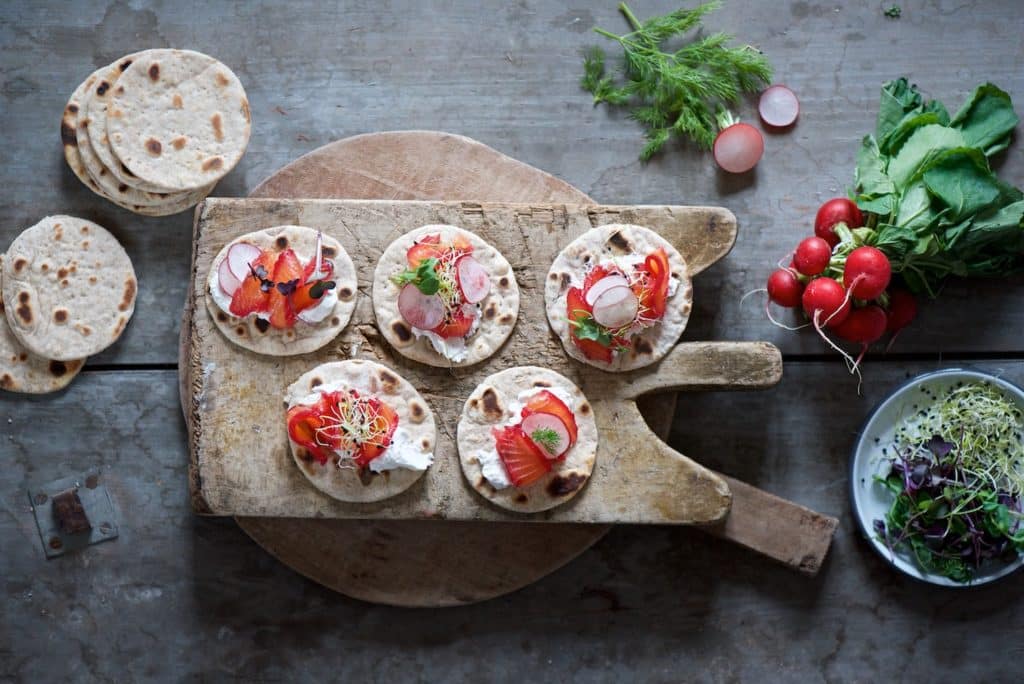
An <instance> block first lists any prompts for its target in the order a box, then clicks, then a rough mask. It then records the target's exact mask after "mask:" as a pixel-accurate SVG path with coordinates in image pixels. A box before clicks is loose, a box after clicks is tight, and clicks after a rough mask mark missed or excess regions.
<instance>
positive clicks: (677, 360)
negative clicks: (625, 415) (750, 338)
mask: <svg viewBox="0 0 1024 684" xmlns="http://www.w3.org/2000/svg"><path fill="white" fill-rule="evenodd" d="M584 377H585V380H584V383H585V385H586V386H587V387H593V388H595V392H594V393H595V395H598V396H601V395H608V396H621V397H627V398H631V399H635V398H637V397H639V396H643V395H644V394H652V393H655V392H675V391H686V392H693V391H706V390H746V389H751V390H753V389H765V388H768V387H772V386H773V385H776V384H778V382H779V381H780V380H782V354H781V353H779V350H778V348H777V347H775V345H773V344H769V343H768V342H681V343H679V344H677V345H676V346H675V348H674V349H673V350H672V351H671V352H669V353H668V355H667V356H665V358H664V359H662V360H661V361H660V362H659V363H657V364H655V365H653V366H648V367H646V368H643V369H640V370H638V371H635V372H632V373H620V374H614V375H612V374H609V373H605V372H601V371H596V370H595V371H591V370H587V371H586V372H585V374H584ZM612 385H614V388H612V387H611V386H612ZM584 391H586V389H585V390H584Z"/></svg>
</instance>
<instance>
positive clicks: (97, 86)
mask: <svg viewBox="0 0 1024 684" xmlns="http://www.w3.org/2000/svg"><path fill="white" fill-rule="evenodd" d="M138 54H139V53H136V54H132V55H128V56H127V57H125V58H123V59H122V60H120V61H117V62H114V63H113V64H110V65H108V66H107V67H105V68H103V69H101V70H100V75H99V78H97V79H96V80H95V82H94V83H93V84H92V86H90V87H89V88H88V90H87V91H86V94H85V99H84V100H83V102H82V104H81V107H80V108H79V111H78V127H77V129H76V131H77V139H78V154H79V155H80V156H81V157H82V164H83V165H84V166H85V170H86V172H87V173H88V174H89V176H90V177H91V178H92V179H93V180H94V181H96V183H97V184H99V186H100V187H101V188H103V192H104V193H106V194H107V196H108V197H111V198H113V199H115V200H117V201H118V202H119V203H123V204H128V205H138V206H155V205H159V204H166V203H168V202H173V201H177V200H180V199H182V198H183V197H184V198H187V197H189V196H195V197H196V201H197V202H198V201H199V200H198V198H199V197H200V195H199V193H198V192H192V193H180V192H179V193H173V194H172V193H167V192H161V193H156V192H147V191H145V190H140V189H139V188H137V187H135V186H134V185H132V184H129V183H126V182H124V181H121V180H119V179H118V178H116V177H115V176H114V173H113V171H112V170H111V168H109V167H108V165H107V164H106V163H104V162H103V161H102V160H101V159H100V158H99V156H98V155H97V153H96V149H95V148H97V147H99V146H100V145H99V142H100V141H102V140H106V138H107V135H106V132H105V129H104V128H100V127H98V126H96V124H95V120H94V119H93V117H92V116H91V115H90V113H89V111H90V108H92V109H93V110H95V109H97V108H98V107H97V102H99V103H103V104H105V103H106V101H107V100H108V99H109V98H110V97H111V96H112V95H113V90H112V88H113V84H114V83H116V81H117V78H118V76H120V75H121V72H122V71H123V70H124V69H125V68H127V67H126V65H131V63H132V61H133V60H134V59H135V58H136V57H137V55H138ZM95 137H99V138H100V140H96V139H94V138H95ZM118 166H119V164H118Z"/></svg>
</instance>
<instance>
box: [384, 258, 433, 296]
mask: <svg viewBox="0 0 1024 684" xmlns="http://www.w3.org/2000/svg"><path fill="white" fill-rule="evenodd" d="M437 263H438V261H437V259H435V258H433V257H431V258H429V259H424V260H423V261H421V262H420V263H419V265H418V266H417V267H416V268H407V269H406V270H404V271H402V272H401V273H396V274H395V275H393V276H391V282H393V283H394V284H395V285H398V286H399V287H401V286H403V285H405V284H407V283H412V284H413V285H415V286H416V287H417V289H419V291H420V292H422V293H423V294H425V295H432V294H437V291H438V290H439V289H441V281H440V280H439V279H438V277H437Z"/></svg>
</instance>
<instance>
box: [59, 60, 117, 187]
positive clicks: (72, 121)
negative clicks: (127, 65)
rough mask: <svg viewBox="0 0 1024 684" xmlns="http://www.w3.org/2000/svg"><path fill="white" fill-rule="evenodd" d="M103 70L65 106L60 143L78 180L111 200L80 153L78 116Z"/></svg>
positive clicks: (84, 85)
mask: <svg viewBox="0 0 1024 684" xmlns="http://www.w3.org/2000/svg"><path fill="white" fill-rule="evenodd" d="M102 72H103V69H98V70H96V71H94V72H93V73H91V74H90V75H89V78H87V79H85V80H84V81H82V83H81V84H79V86H78V87H77V88H75V92H73V93H71V98H70V99H69V100H68V103H67V105H65V106H64V115H63V116H62V117H61V120H60V141H61V144H62V145H63V146H64V160H65V161H66V162H67V163H68V166H69V167H70V168H71V171H72V172H73V173H74V174H75V175H76V176H77V177H78V180H80V181H82V183H84V184H85V187H87V188H89V189H90V190H92V191H93V192H95V193H96V194H97V195H99V196H100V197H102V198H103V199H110V197H109V196H108V195H107V193H105V192H103V189H102V188H101V187H100V184H99V183H97V182H96V181H94V180H93V179H92V177H91V176H90V175H89V172H88V171H86V169H85V163H84V162H83V161H82V155H80V154H79V153H78V115H79V113H80V112H81V111H82V105H83V102H84V101H85V97H86V95H87V94H88V92H89V89H90V88H91V87H92V85H93V84H94V83H95V82H96V81H97V80H99V78H100V74H101V73H102Z"/></svg>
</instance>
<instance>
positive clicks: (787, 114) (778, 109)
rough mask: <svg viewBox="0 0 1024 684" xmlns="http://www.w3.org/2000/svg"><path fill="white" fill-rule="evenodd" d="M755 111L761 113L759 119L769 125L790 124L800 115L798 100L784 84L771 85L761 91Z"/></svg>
mask: <svg viewBox="0 0 1024 684" xmlns="http://www.w3.org/2000/svg"><path fill="white" fill-rule="evenodd" d="M757 112H758V114H760V115H761V121H764V122H765V123H766V124H768V125H769V126H776V127H779V128H781V127H783V126H790V125H792V123H793V122H794V121H796V117H797V116H799V115H800V101H799V100H797V99H796V95H795V94H794V93H793V91H792V90H790V89H789V88H787V87H786V86H784V85H773V86H772V87H771V88H768V89H767V90H765V91H764V92H763V93H761V99H760V101H758V103H757Z"/></svg>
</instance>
